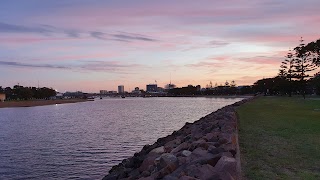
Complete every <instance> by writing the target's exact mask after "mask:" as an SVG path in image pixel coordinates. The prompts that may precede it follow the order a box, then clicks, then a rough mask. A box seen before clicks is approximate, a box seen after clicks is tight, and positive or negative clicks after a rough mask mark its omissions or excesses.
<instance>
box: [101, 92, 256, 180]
mask: <svg viewBox="0 0 320 180" xmlns="http://www.w3.org/2000/svg"><path fill="white" fill-rule="evenodd" d="M250 99H251V98H248V99H244V100H242V101H239V102H236V103H234V104H232V105H229V106H226V107H223V108H221V109H219V110H217V111H215V112H213V113H211V114H209V115H207V116H205V117H202V118H200V119H199V120H198V121H195V122H194V123H186V124H185V125H184V126H183V127H182V128H181V129H180V130H178V131H174V132H173V133H172V134H171V135H168V136H167V137H164V138H160V139H158V140H157V142H156V143H154V144H153V145H145V146H144V147H143V148H142V150H141V151H140V152H138V153H135V154H134V156H133V157H131V158H128V159H125V160H123V161H122V162H121V163H120V164H118V165H116V166H113V167H112V169H111V170H110V171H109V174H108V175H106V176H105V177H104V178H103V180H115V179H141V180H152V179H166V180H176V179H181V180H192V179H222V180H228V179H230V180H232V179H241V167H240V152H239V144H238V122H237V121H238V119H237V115H236V111H235V108H236V107H237V106H239V105H241V104H243V103H245V102H247V101H249V100H250Z"/></svg>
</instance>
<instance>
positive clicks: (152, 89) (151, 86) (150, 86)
mask: <svg viewBox="0 0 320 180" xmlns="http://www.w3.org/2000/svg"><path fill="white" fill-rule="evenodd" d="M146 89H147V92H148V93H154V92H157V91H158V85H157V84H147V88H146Z"/></svg>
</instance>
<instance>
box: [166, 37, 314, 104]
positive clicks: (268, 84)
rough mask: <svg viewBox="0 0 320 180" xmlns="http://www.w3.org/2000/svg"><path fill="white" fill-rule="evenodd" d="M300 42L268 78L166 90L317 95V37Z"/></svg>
mask: <svg viewBox="0 0 320 180" xmlns="http://www.w3.org/2000/svg"><path fill="white" fill-rule="evenodd" d="M303 42H304V40H303V39H302V38H301V39H300V44H299V45H298V46H297V47H295V48H293V49H292V50H290V51H289V52H288V53H287V55H286V56H285V58H284V60H283V61H282V62H281V64H280V69H279V73H278V74H277V75H276V76H275V77H272V78H263V79H260V80H257V81H256V82H255V83H254V84H253V85H251V86H240V87H239V86H238V87H237V86H236V85H235V82H234V81H232V82H231V83H230V84H229V83H228V82H226V83H225V84H224V85H220V86H218V85H217V84H216V85H215V87H212V83H211V82H210V84H209V85H207V86H206V88H205V89H202V90H201V91H199V89H197V88H196V87H195V86H192V85H189V86H187V87H182V88H174V89H171V90H169V92H168V93H169V94H171V95H243V94H260V93H262V94H265V95H288V96H292V95H296V94H299V95H302V96H303V97H304V98H305V95H306V94H317V95H320V72H317V70H318V68H319V66H320V39H318V40H316V41H313V42H310V43H308V44H304V43H303Z"/></svg>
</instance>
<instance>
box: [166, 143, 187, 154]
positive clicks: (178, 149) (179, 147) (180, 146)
mask: <svg viewBox="0 0 320 180" xmlns="http://www.w3.org/2000/svg"><path fill="white" fill-rule="evenodd" d="M189 147H190V144H189V143H187V142H183V143H182V144H180V145H179V146H177V147H176V148H174V149H173V150H172V151H171V152H170V153H177V152H179V151H182V150H186V149H189Z"/></svg>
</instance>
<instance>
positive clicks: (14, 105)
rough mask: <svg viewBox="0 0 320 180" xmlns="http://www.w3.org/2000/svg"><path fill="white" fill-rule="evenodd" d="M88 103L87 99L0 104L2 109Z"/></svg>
mask: <svg viewBox="0 0 320 180" xmlns="http://www.w3.org/2000/svg"><path fill="white" fill-rule="evenodd" d="M86 101H88V100H86V99H55V100H25V101H4V102H0V108H14V107H33V106H46V105H54V104H66V103H78V102H86Z"/></svg>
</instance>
